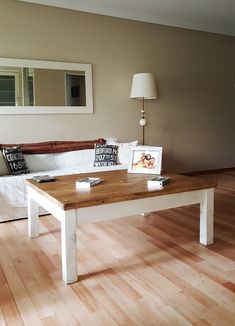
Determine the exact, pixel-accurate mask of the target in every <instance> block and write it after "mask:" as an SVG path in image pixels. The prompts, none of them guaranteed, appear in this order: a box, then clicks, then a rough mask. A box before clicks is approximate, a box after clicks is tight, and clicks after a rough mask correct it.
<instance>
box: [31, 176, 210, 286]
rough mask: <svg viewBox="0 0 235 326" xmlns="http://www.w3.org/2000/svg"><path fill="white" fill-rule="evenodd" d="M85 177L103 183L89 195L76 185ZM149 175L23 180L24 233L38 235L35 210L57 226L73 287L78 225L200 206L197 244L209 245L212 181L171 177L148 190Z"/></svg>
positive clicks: (65, 273)
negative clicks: (25, 193)
mask: <svg viewBox="0 0 235 326" xmlns="http://www.w3.org/2000/svg"><path fill="white" fill-rule="evenodd" d="M87 176H92V177H101V178H102V179H104V180H105V181H104V182H103V183H101V184H99V185H97V186H95V187H93V188H91V190H90V191H87V192H85V191H78V190H77V189H76V188H75V182H76V180H77V179H78V178H83V177H87ZM150 178H151V176H150V175H141V174H128V173H127V171H126V170H119V171H110V172H102V173H101V172H100V173H89V174H79V175H66V176H59V177H56V181H55V182H51V183H37V182H35V181H33V180H31V179H30V180H27V181H26V182H27V189H28V233H29V236H30V237H31V238H35V237H38V236H39V224H38V223H39V217H38V208H39V206H41V207H43V208H45V209H46V210H47V211H48V212H49V213H50V214H52V215H53V216H54V217H55V218H56V219H57V220H59V221H60V223H61V257H62V277H63V280H64V282H65V283H67V284H69V283H73V282H76V281H77V279H78V275H77V255H76V253H77V235H76V234H77V232H76V231H77V225H81V224H84V223H90V222H95V221H101V220H105V219H114V218H119V217H125V216H129V215H135V214H141V213H149V212H154V211H158V210H164V209H169V208H175V207H180V206H186V205H191V204H197V203H198V204H200V243H201V244H204V245H209V244H212V243H213V207H214V188H215V187H216V183H215V182H212V181H204V180H201V179H198V178H194V177H185V176H181V175H170V178H171V183H170V184H169V185H167V186H165V187H164V188H163V189H162V190H161V189H160V190H159V189H148V187H147V180H149V179H150Z"/></svg>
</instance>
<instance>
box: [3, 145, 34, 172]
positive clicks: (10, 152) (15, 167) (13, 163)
mask: <svg viewBox="0 0 235 326" xmlns="http://www.w3.org/2000/svg"><path fill="white" fill-rule="evenodd" d="M2 153H3V156H4V158H5V161H6V163H7V165H8V167H9V169H10V172H11V174H13V175H18V174H26V173H29V169H28V167H27V164H26V162H25V159H24V156H23V153H22V152H21V149H20V146H14V147H5V148H3V149H2Z"/></svg>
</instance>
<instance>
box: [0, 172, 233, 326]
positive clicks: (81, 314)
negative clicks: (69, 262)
mask: <svg viewBox="0 0 235 326" xmlns="http://www.w3.org/2000/svg"><path fill="white" fill-rule="evenodd" d="M202 177H203V178H211V179H214V180H217V181H218V184H219V185H218V188H217V190H216V195H215V244H214V245H211V246H208V247H205V246H203V245H200V244H199V243H198V233H199V231H198V226H199V207H198V206H190V207H185V208H179V209H172V210H168V211H162V212H158V213H153V214H151V215H150V216H148V217H145V218H144V217H142V216H140V215H138V216H131V217H127V218H122V219H117V220H112V221H106V222H102V223H95V224H88V225H85V226H83V227H80V228H79V229H78V257H77V261H78V271H79V282H78V283H75V284H72V285H69V286H68V285H65V284H64V283H63V281H62V280H61V275H60V231H59V224H58V222H57V221H56V220H55V219H54V218H53V217H51V216H46V217H42V218H41V219H40V221H41V223H40V225H41V226H40V232H41V236H40V237H39V238H37V239H33V240H30V239H29V238H28V237H27V220H20V221H14V222H8V223H2V224H0V325H10V326H12V325H17V326H18V325H30V326H35V325H49V326H51V325H85V326H90V325H91V326H93V325H101V326H106V325H107V326H112V325H152V326H155V325H156V326H158V325H159V326H160V325H166V326H167V325H168V326H169V325H170V326H172V325H173V326H175V325H197V326H203V325H205V326H208V325H213V326H217V325H218V326H223V325H229V326H230V325H231V326H232V325H235V294H234V292H235V263H234V258H235V250H234V244H235V223H234V214H235V172H227V173H220V174H214V175H204V176H202Z"/></svg>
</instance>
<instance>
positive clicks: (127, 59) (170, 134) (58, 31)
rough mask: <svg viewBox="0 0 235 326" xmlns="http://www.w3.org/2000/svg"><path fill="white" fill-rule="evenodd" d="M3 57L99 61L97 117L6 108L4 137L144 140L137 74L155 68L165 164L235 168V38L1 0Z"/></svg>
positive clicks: (152, 112) (153, 110)
mask: <svg viewBox="0 0 235 326" xmlns="http://www.w3.org/2000/svg"><path fill="white" fill-rule="evenodd" d="M0 56H1V57H15V58H29V59H40V60H56V61H68V62H81V63H92V65H93V91H94V108H95V114H93V115H81V114H78V115H51V116H50V115H49V116H43V115H38V116H36V115H34V116H30V115H22V116H4V115H0V121H1V129H0V143H1V142H8V143H9V142H31V141H43V140H52V139H57V140H59V139H60V140H63V139H92V138H94V137H100V136H103V137H106V136H107V137H108V136H117V137H118V138H119V139H120V140H121V141H130V140H134V139H136V138H139V139H141V134H140V133H141V129H140V127H138V120H139V116H140V112H139V110H138V108H139V107H140V103H139V102H138V101H137V100H131V99H129V93H130V87H131V79H132V75H133V73H137V72H153V73H154V74H155V76H156V79H157V84H158V93H159V98H158V99H157V100H154V101H146V108H147V116H148V125H147V128H146V143H148V144H150V145H159V146H163V148H164V158H163V168H164V169H165V170H166V169H167V170H172V171H194V170H204V169H213V168H225V167H231V166H235V154H234V153H235V151H234V139H235V137H234V136H235V134H234V122H235V113H234V110H235V88H233V84H234V83H235V80H234V79H235V76H234V74H235V73H234V69H235V68H234V58H235V38H234V37H228V36H221V35H216V34H210V33H203V32H196V31H190V30H184V29H178V28H172V27H166V26H160V25H154V24H147V23H141V22H135V21H128V20H122V19H116V18H111V17H105V16H100V15H93V14H86V13H79V12H75V11H70V10H64V9H56V8H52V7H45V6H40V5H33V4H27V3H23V2H18V1H11V0H1V4H0Z"/></svg>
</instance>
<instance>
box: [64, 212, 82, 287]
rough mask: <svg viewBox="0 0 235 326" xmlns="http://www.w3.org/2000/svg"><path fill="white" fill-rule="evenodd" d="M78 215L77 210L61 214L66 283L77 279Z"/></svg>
mask: <svg viewBox="0 0 235 326" xmlns="http://www.w3.org/2000/svg"><path fill="white" fill-rule="evenodd" d="M76 231H77V217H76V210H70V211H63V212H62V214H61V250H62V252H61V256H62V276H63V280H64V282H65V283H67V284H69V283H74V282H76V281H77V279H78V276H77V232H76Z"/></svg>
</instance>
